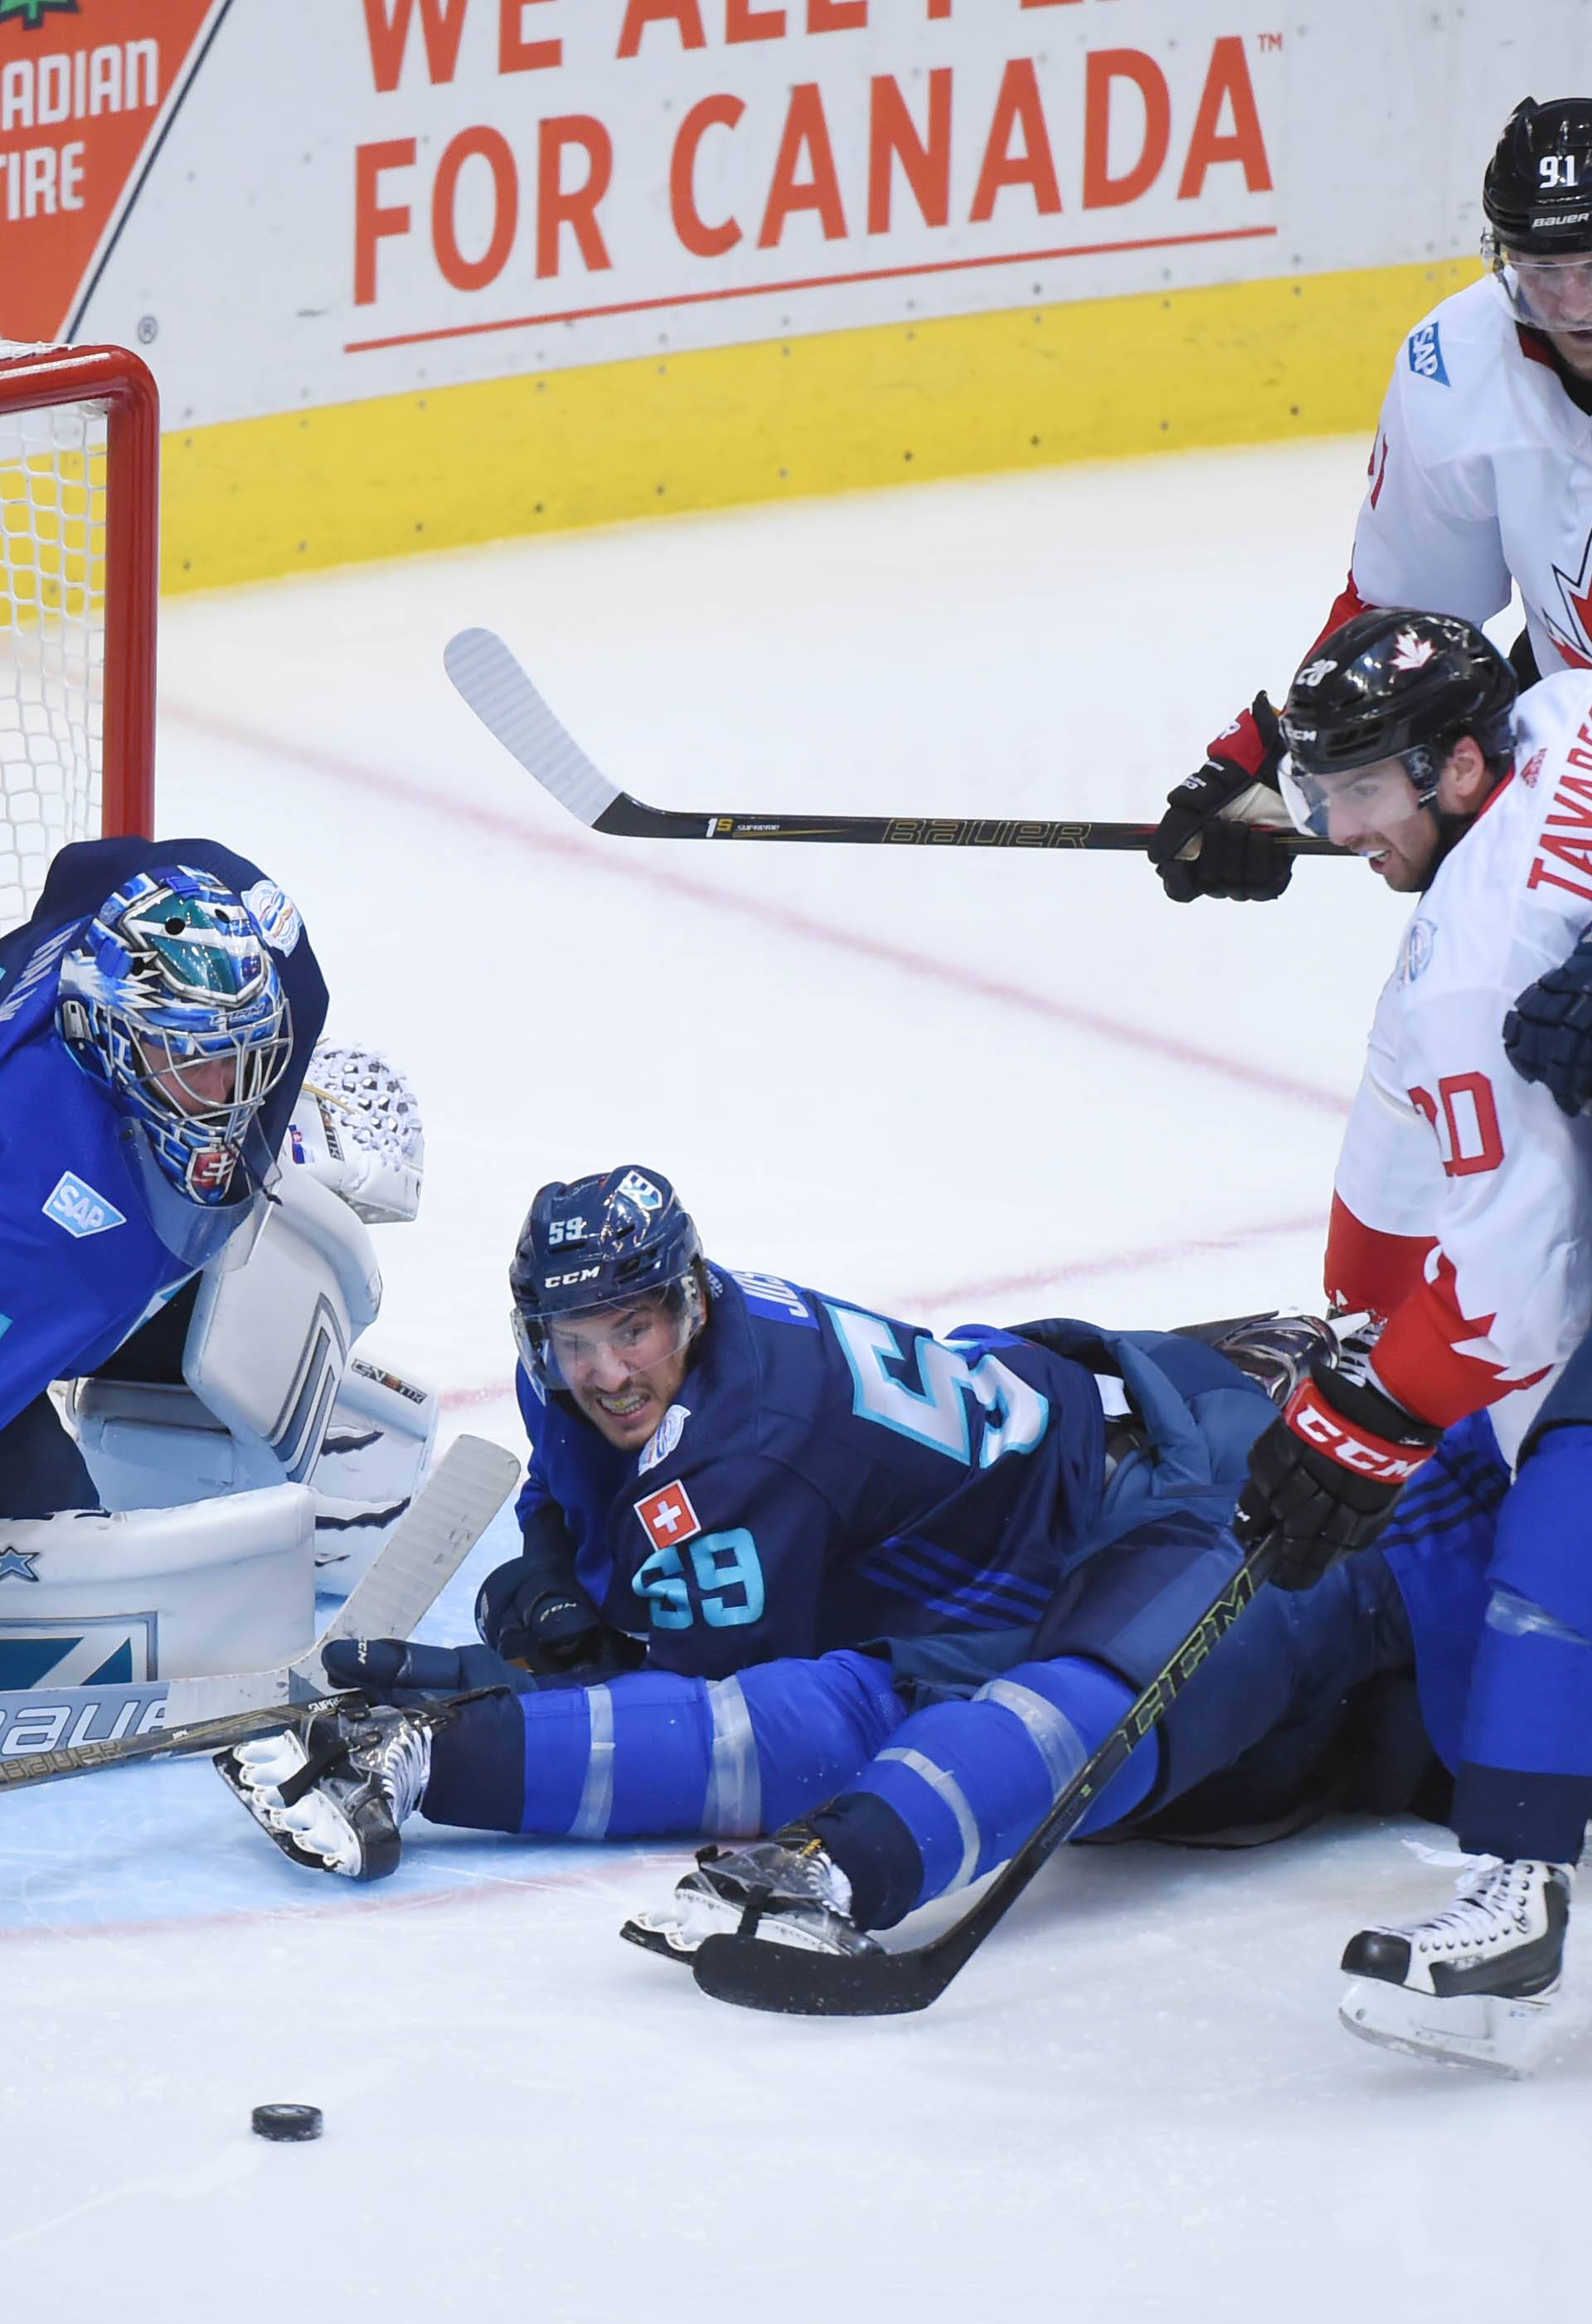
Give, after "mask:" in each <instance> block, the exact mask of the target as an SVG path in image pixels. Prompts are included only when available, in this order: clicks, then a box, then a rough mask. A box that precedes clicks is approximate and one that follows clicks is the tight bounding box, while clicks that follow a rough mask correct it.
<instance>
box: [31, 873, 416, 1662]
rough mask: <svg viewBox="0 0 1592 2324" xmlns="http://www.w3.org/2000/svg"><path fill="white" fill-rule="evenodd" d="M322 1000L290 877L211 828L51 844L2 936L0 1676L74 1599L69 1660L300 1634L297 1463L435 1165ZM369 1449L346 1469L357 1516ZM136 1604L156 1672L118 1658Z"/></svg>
mask: <svg viewBox="0 0 1592 2324" xmlns="http://www.w3.org/2000/svg"><path fill="white" fill-rule="evenodd" d="M326 1010H327V992H326V986H325V984H324V982H323V981H322V978H321V973H320V970H319V968H318V966H317V962H316V958H315V954H314V952H313V950H312V948H311V945H310V942H309V939H308V936H307V935H306V934H305V933H304V930H303V927H302V924H301V923H300V921H299V915H298V913H297V912H296V911H295V909H294V908H293V906H292V904H291V903H290V901H289V900H288V899H287V898H286V897H285V896H284V895H283V894H282V892H281V890H280V889H279V888H276V887H275V886H273V885H272V884H271V882H270V881H268V880H267V879H266V878H265V877H264V875H263V874H262V872H261V871H260V869H259V867H258V866H257V865H256V864H253V863H252V862H249V861H248V860H247V859H246V858H244V857H243V856H240V855H235V854H234V853H232V852H231V850H229V849H227V848H225V847H222V846H220V845H218V844H216V843H215V842H213V841H209V840H205V839H184V840H176V841H164V842H160V843H157V842H154V841H151V840H145V839H138V838H124V839H115V840H100V841H93V842H87V843H84V844H79V845H74V846H69V847H67V848H64V849H62V850H61V851H60V853H59V854H58V855H57V856H56V858H55V860H54V862H52V864H51V869H50V872H49V876H48V879H47V881H46V883H45V886H44V890H43V892H42V894H41V899H40V901H39V903H38V906H37V908H35V910H34V912H33V914H32V918H30V919H28V920H27V921H26V922H24V923H23V926H22V927H18V928H16V929H14V930H13V931H12V932H11V933H10V934H9V935H7V936H5V938H4V939H0V1286H4V1287H3V1290H0V1306H3V1307H4V1311H5V1319H4V1322H3V1323H0V1517H3V1518H4V1519H5V1548H6V1551H7V1553H8V1554H10V1555H11V1556H12V1557H13V1559H14V1561H15V1563H14V1564H13V1566H12V1568H11V1570H12V1572H14V1573H16V1574H17V1576H18V1578H19V1579H20V1578H22V1577H23V1576H24V1575H25V1577H26V1579H27V1580H28V1582H30V1583H31V1584H32V1588H31V1589H30V1591H29V1593H28V1602H27V1606H26V1609H25V1610H26V1614H27V1617H28V1620H29V1626H30V1629H29V1636H28V1637H27V1638H26V1639H16V1640H7V1639H6V1638H5V1637H4V1635H3V1633H0V1687H3V1686H5V1685H6V1684H11V1685H19V1684H20V1685H24V1686H25V1685H28V1684H31V1683H33V1682H34V1681H35V1680H37V1679H39V1678H40V1677H41V1676H42V1675H43V1674H42V1673H41V1668H40V1648H39V1645H38V1639H39V1637H40V1636H41V1634H42V1633H43V1632H45V1631H48V1633H49V1637H50V1640H51V1641H52V1642H53V1646H54V1650H55V1651H56V1652H57V1654H58V1655H60V1654H62V1653H64V1652H65V1651H66V1650H67V1649H68V1648H69V1647H70V1646H71V1645H72V1638H71V1635H70V1634H71V1632H72V1629H73V1626H74V1624H75V1625H76V1626H77V1628H78V1633H79V1634H80V1637H81V1640H82V1648H83V1651H80V1652H79V1653H78V1658H77V1661H76V1664H75V1665H74V1666H72V1667H71V1669H70V1675H71V1677H72V1678H73V1679H74V1680H78V1681H83V1680H89V1679H93V1678H103V1679H105V1680H106V1681H107V1682H108V1681H110V1680H112V1679H115V1678H124V1679H139V1678H144V1677H155V1676H157V1675H159V1676H162V1677H166V1676H173V1675H181V1674H187V1673H192V1672H204V1671H213V1670H216V1669H220V1670H226V1669H249V1668H253V1667H257V1666H259V1665H262V1664H265V1663H269V1662H271V1661H272V1660H279V1659H283V1658H285V1657H286V1655H290V1654H291V1653H296V1652H298V1651H299V1650H300V1649H301V1647H302V1646H303V1645H305V1644H306V1643H307V1642H308V1637H309V1636H310V1634H311V1631H312V1628H313V1612H314V1562H315V1554H316V1518H317V1506H316V1502H315V1499H314V1498H313V1497H312V1496H311V1494H310V1493H309V1492H308V1490H307V1489H306V1488H305V1487H304V1485H303V1484H302V1483H299V1482H292V1483H290V1482H288V1481H287V1480H289V1479H290V1478H292V1479H301V1478H303V1477H304V1476H305V1474H306V1473H307V1472H308V1471H309V1470H310V1468H311V1464H312V1463H314V1462H315V1461H316V1456H317V1452H319V1451H320V1450H321V1437H322V1433H324V1431H325V1429H326V1425H327V1416H328V1413H329V1411H330V1409H331V1406H332V1400H333V1397H334V1396H335V1394H336V1388H337V1385H338V1382H337V1374H338V1371H339V1369H340V1358H341V1356H342V1354H343V1352H344V1351H345V1348H346V1342H347V1340H348V1339H349V1338H351V1337H352V1335H353V1332H354V1330H356V1329H357V1328H358V1327H359V1326H360V1324H362V1323H367V1322H369V1321H370V1319H371V1317H372V1315H373V1314H374V1308H375V1296H378V1295H377V1290H376V1286H379V1281H380V1277H379V1275H377V1273H376V1271H375V1268H374V1260H373V1254H372V1250H371V1247H370V1241H369V1237H368V1235H367V1234H366V1231H365V1228H364V1225H363V1223H362V1222H361V1221H362V1219H370V1218H374V1217H387V1218H391V1217H395V1216H402V1215H406V1214H412V1212H413V1208H414V1199H413V1198H414V1195H415V1194H416V1192H417V1190H418V1178H419V1146H418V1140H417V1139H414V1138H413V1137H410V1136H408V1133H407V1130H406V1129H405V1128H403V1127H401V1126H400V1127H394V1126H393V1125H392V1124H391V1123H390V1122H378V1123H376V1124H375V1126H373V1115H374V1113H375V1112H376V1111H378V1110H379V1109H380V1108H381V1107H382V1105H383V1104H385V1103H387V1102H388V1101H389V1099H390V1097H391V1096H392V1093H394V1092H397V1093H398V1094H397V1096H396V1098H395V1099H394V1100H393V1102H396V1103H398V1104H403V1103H405V1102H406V1100H405V1098H404V1096H403V1093H401V1091H400V1085H398V1084H396V1082H395V1080H394V1079H393V1077H392V1076H391V1075H390V1074H383V1072H382V1069H381V1067H380V1065H379V1061H375V1060H373V1059H371V1058H369V1057H367V1056H363V1055H362V1054H361V1053H358V1052H351V1051H347V1050H338V1049H333V1048H331V1047H329V1046H328V1045H327V1044H325V1043H323V1042H320V1041H319V1035H320V1032H321V1027H322V1023H323V1021H324V1019H325V1016H326ZM307 1074H313V1075H314V1076H315V1079H314V1081H313V1082H308V1083H307V1079H306V1076H307ZM334 1124H335V1125H336V1127H334ZM279 1148H280V1149H281V1150H282V1151H283V1152H285V1153H287V1154H289V1155H290V1156H292V1157H295V1159H294V1167H291V1168H290V1169H289V1170H287V1171H285V1172H279V1169H278V1153H279ZM300 1160H301V1161H302V1164H303V1167H302V1168H300V1167H298V1163H299V1161H300ZM311 1181H313V1182H314V1183H313V1184H312V1183H310V1182H311ZM328 1187H331V1188H336V1189H337V1191H338V1192H340V1193H341V1194H342V1195H343V1197H344V1199H343V1200H341V1201H340V1200H338V1199H336V1194H334V1193H333V1192H331V1191H328ZM355 1206H356V1207H357V1208H358V1211H359V1216H358V1217H356V1216H355V1215H354V1207H355ZM245 1262H246V1263H245ZM327 1316H331V1317H333V1318H334V1319H336V1322H337V1323H338V1326H339V1328H340V1330H341V1332H342V1334H343V1344H342V1346H341V1347H337V1346H336V1344H335V1343H336V1333H333V1332H332V1331H331V1330H330V1329H329V1327H328V1326H327V1321H326V1319H327ZM57 1381H71V1382H73V1383H74V1387H73V1390H72V1397H71V1410H72V1416H73V1421H74V1424H75V1433H74V1429H69V1427H68V1426H67V1425H65V1423H64V1422H63V1420H62V1418H61V1416H60V1413H59V1412H58V1410H57V1407H56V1405H55V1403H54V1401H53V1400H52V1398H51V1394H50V1388H51V1383H52V1382H57ZM290 1388H296V1389H297V1391H298V1393H297V1394H296V1395H295V1394H293V1393H290V1392H289V1390H290ZM393 1400H394V1401H395V1402H396V1401H398V1399H397V1398H396V1397H394V1399H393ZM360 1417H361V1420H362V1422H363V1424H364V1434H365V1436H366V1437H367V1439H368V1437H369V1436H370V1435H371V1434H372V1433H373V1431H379V1429H380V1427H381V1425H382V1423H381V1416H376V1415H374V1414H373V1413H372V1414H370V1415H366V1414H365V1413H364V1412H363V1410H362V1412H361V1415H360ZM406 1432H407V1433H406ZM425 1433H426V1432H425V1431H424V1429H421V1430H419V1431H418V1432H417V1431H416V1430H415V1428H414V1427H413V1426H412V1425H411V1424H410V1421H409V1419H408V1417H407V1413H406V1416H405V1417H404V1418H403V1419H402V1421H401V1423H400V1435H401V1436H402V1439H403V1442H404V1443H405V1446H406V1450H407V1455H408V1457H407V1476H408V1478H409V1479H410V1480H412V1477H413V1472H414V1470H415V1468H416V1466H417V1465H418V1456H419V1454H420V1453H421V1452H423V1451H424V1449H425ZM86 1455H87V1457H86ZM342 1465H343V1467H344V1469H345V1471H346V1470H348V1469H349V1467H350V1464H349V1463H348V1462H344V1463H343V1464H342ZM372 1474H373V1472H372V1471H371V1469H370V1466H369V1462H368V1460H367V1461H366V1462H365V1465H364V1468H363V1471H361V1475H360V1481H359V1482H355V1483H354V1487H353V1493H352V1495H350V1494H349V1493H348V1491H347V1489H346V1488H345V1492H344V1495H343V1499H344V1500H345V1501H346V1500H347V1499H351V1498H362V1499H363V1505H362V1508H361V1510H360V1512H359V1513H360V1514H363V1515H367V1516H368V1515H370V1514H371V1512H370V1510H369V1508H368V1496H366V1497H362V1484H363V1483H365V1482H368V1481H369V1480H370V1478H371V1476H372ZM317 1481H318V1480H317ZM389 1481H391V1479H390V1480H389ZM333 1490H334V1492H335V1493H336V1490H337V1488H336V1486H334V1488H333ZM215 1496H221V1497H222V1498H219V1499H217V1498H213V1497H215ZM395 1498H397V1499H401V1496H398V1497H395ZM179 1504H183V1505H184V1506H178V1505H179ZM107 1510H115V1511H116V1512H117V1514H115V1515H110V1514H106V1511H107ZM85 1511H88V1512H96V1513H97V1514H94V1515H89V1516H85V1515H83V1514H82V1512H85ZM68 1513H69V1514H68ZM398 1513H399V1510H398V1508H392V1509H391V1511H389V1512H387V1513H386V1514H387V1515H389V1516H390V1517H396V1516H397V1514H398ZM327 1514H328V1515H329V1516H330V1517H332V1518H333V1519H334V1521H335V1520H336V1517H337V1516H338V1514H339V1511H338V1509H337V1508H336V1507H334V1508H332V1509H330V1510H329V1511H327ZM373 1530H378V1531H379V1530H380V1527H379V1526H377V1527H375V1528H373ZM114 1617H122V1620H121V1623H120V1643H119V1644H118V1640H117V1632H118V1624H117V1622H116V1620H115V1619H113V1618H114ZM130 1625H131V1626H133V1627H134V1628H140V1635H147V1636H148V1637H150V1640H151V1643H152V1642H153V1638H154V1637H156V1636H158V1638H159V1643H160V1661H161V1667H160V1670H159V1672H158V1673H157V1671H156V1670H155V1669H154V1668H152V1667H151V1668H148V1669H138V1668H133V1667H131V1666H130V1665H129V1661H128V1648H127V1645H126V1643H125V1642H126V1640H127V1638H128V1636H129V1626H130ZM140 1626H141V1627H140ZM58 1632H59V1633H60V1636H59V1637H57V1633H58ZM97 1640H100V1641H103V1645H102V1646H97V1645H96V1641H97ZM85 1651H86V1652H87V1655H89V1656H91V1657H94V1656H97V1655H100V1654H103V1655H104V1657H105V1658H106V1667H104V1668H97V1667H93V1666H87V1667H86V1666H85V1664H84V1652H85ZM118 1654H119V1655H120V1656H121V1659H120V1660H119V1661H118V1660H117V1658H116V1657H117V1655H118Z"/></svg>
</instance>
